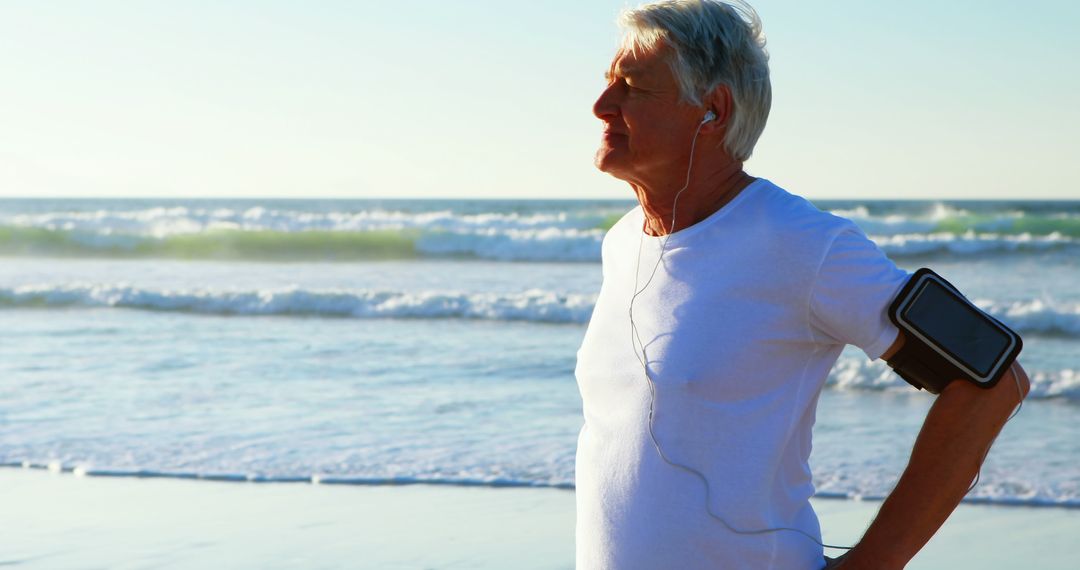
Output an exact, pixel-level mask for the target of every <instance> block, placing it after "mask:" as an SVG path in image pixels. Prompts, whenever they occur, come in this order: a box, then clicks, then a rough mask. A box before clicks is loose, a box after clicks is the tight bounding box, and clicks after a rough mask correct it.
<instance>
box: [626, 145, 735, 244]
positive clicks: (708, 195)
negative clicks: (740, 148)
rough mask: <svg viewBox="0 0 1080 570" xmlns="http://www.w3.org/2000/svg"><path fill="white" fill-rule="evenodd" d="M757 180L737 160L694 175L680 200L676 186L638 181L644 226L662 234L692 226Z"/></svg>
mask: <svg viewBox="0 0 1080 570" xmlns="http://www.w3.org/2000/svg"><path fill="white" fill-rule="evenodd" d="M753 181H754V178H753V177H752V176H750V175H748V174H746V173H745V172H743V169H742V163H741V162H733V163H731V164H730V165H729V166H728V167H726V168H723V169H720V170H716V171H714V172H712V173H710V174H708V175H705V176H702V177H700V178H695V179H691V181H690V185H689V186H687V187H686V190H684V191H683V192H682V194H681V195H679V199H678V204H676V203H675V195H676V192H675V191H673V190H670V189H669V190H667V191H666V192H653V191H651V190H650V189H648V188H646V187H644V186H637V185H635V186H634V191H635V193H636V194H637V196H638V201H639V202H640V203H641V208H642V210H644V212H645V227H644V228H643V230H644V232H645V233H646V234H648V235H652V236H662V235H667V234H670V233H675V232H677V231H679V230H681V229H685V228H688V227H690V226H692V225H694V224H696V223H698V222H700V221H702V220H704V219H705V218H708V217H709V216H711V215H713V214H714V213H716V212H717V211H719V210H720V208H723V207H724V206H725V205H727V203H728V202H730V201H731V200H732V199H734V198H735V196H737V195H738V194H739V192H741V191H742V190H743V188H746V187H747V186H749V185H750V183H751V182H753ZM673 208H674V211H673ZM672 218H674V226H672Z"/></svg>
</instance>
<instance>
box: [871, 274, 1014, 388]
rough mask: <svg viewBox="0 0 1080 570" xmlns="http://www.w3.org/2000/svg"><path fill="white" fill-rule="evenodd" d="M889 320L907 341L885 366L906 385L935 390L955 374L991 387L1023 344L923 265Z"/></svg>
mask: <svg viewBox="0 0 1080 570" xmlns="http://www.w3.org/2000/svg"><path fill="white" fill-rule="evenodd" d="M889 319H890V320H891V321H892V322H893V324H895V325H896V326H897V328H899V329H900V330H902V331H904V335H905V339H906V340H905V342H904V345H903V346H902V347H901V348H900V350H899V351H897V353H896V354H894V355H893V356H892V358H890V359H889V360H888V364H889V366H890V367H892V368H893V370H895V371H896V373H897V374H899V375H900V377H901V378H903V379H904V380H906V381H907V382H908V383H910V384H911V385H913V386H915V387H916V388H919V389H924V390H927V391H929V392H932V393H934V394H937V393H940V392H941V390H943V389H944V388H945V386H946V385H947V384H948V383H950V382H952V381H953V380H956V379H960V378H963V379H964V380H967V381H969V382H971V383H973V384H975V385H976V386H980V387H983V388H990V387H992V386H994V385H995V384H997V382H998V380H1000V379H1001V377H1002V375H1004V374H1005V372H1006V371H1007V370H1008V369H1009V367H1010V366H1011V365H1012V363H1013V361H1015V360H1016V357H1017V355H1019V354H1020V350H1021V348H1023V341H1022V340H1021V338H1020V335H1018V334H1016V333H1015V332H1014V331H1013V330H1012V329H1010V328H1009V327H1007V326H1005V325H1004V324H1002V323H1001V321H998V320H997V319H995V318H994V317H991V316H990V315H988V314H986V313H985V312H983V311H982V310H981V309H979V308H978V307H976V306H975V305H974V304H972V303H971V301H968V300H967V299H966V298H965V297H964V296H963V295H961V294H960V291H958V290H957V289H956V287H953V286H952V284H951V283H949V282H948V281H946V280H945V279H943V278H942V277H941V276H940V275H938V274H937V273H934V272H933V271H931V270H929V269H926V268H923V269H919V270H918V271H916V272H915V274H914V275H912V277H911V279H910V280H909V281H908V282H907V284H906V285H905V286H904V288H903V289H901V290H900V293H899V294H898V295H897V296H896V299H895V300H894V301H893V303H892V305H891V306H890V307H889Z"/></svg>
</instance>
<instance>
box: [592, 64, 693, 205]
mask: <svg viewBox="0 0 1080 570" xmlns="http://www.w3.org/2000/svg"><path fill="white" fill-rule="evenodd" d="M666 55H667V53H666V48H658V49H656V50H652V51H649V52H644V53H639V54H638V55H637V56H635V55H634V54H632V53H630V52H629V51H625V50H624V51H620V52H619V53H618V54H617V55H616V56H615V60H614V61H613V62H612V64H611V67H610V68H609V69H608V72H607V88H606V89H604V92H603V93H601V94H600V98H599V99H597V100H596V103H595V104H594V105H593V114H595V115H596V116H597V118H599V119H600V120H601V121H603V122H604V135H603V139H602V141H601V143H600V149H599V150H597V151H596V167H597V168H599V169H600V170H601V171H603V172H607V173H608V174H611V175H612V176H614V177H616V178H619V179H621V180H625V181H627V182H631V183H640V184H644V185H646V186H649V185H654V184H657V183H665V179H666V178H668V177H669V176H670V175H671V173H672V172H677V171H679V170H685V169H686V161H687V160H689V155H690V143H691V139H693V136H694V129H695V128H697V125H698V124H699V123H700V122H701V118H702V117H701V115H702V114H703V113H702V111H701V110H700V109H698V108H695V107H693V106H691V105H688V104H686V103H683V102H681V101H680V96H679V85H678V83H677V82H676V81H675V76H674V75H673V74H672V73H671V68H670V67H669V66H668V64H667V61H666V60H665V59H664V57H665V56H666ZM680 182H681V181H680Z"/></svg>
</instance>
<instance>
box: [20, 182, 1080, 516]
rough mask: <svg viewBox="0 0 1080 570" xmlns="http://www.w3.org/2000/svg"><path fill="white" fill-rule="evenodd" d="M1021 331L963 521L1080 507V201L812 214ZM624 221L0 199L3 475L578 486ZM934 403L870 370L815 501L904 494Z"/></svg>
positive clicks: (420, 209)
mask: <svg viewBox="0 0 1080 570" xmlns="http://www.w3.org/2000/svg"><path fill="white" fill-rule="evenodd" d="M815 203H816V204H817V206H818V207H820V208H822V209H825V210H829V211H832V212H834V213H837V214H839V215H843V216H846V217H849V218H851V219H853V220H854V221H855V222H857V223H858V224H859V225H860V226H861V227H862V228H863V229H864V230H865V231H866V232H867V233H868V234H869V235H870V236H871V237H872V238H873V239H874V240H875V241H876V242H877V243H878V244H879V245H880V246H881V248H882V249H883V250H884V251H885V252H886V253H887V254H888V255H889V256H890V257H892V258H893V259H894V260H895V261H896V262H897V263H898V264H899V265H901V266H902V267H904V268H906V269H909V270H914V269H916V268H918V267H922V266H928V267H932V268H933V269H935V270H936V271H937V272H938V273H941V274H942V275H943V276H945V277H946V278H948V279H949V280H950V281H952V282H953V283H954V284H956V285H957V286H959V287H960V288H961V290H963V291H964V292H965V293H967V294H968V296H969V297H970V298H971V299H972V300H973V301H974V302H976V303H977V304H979V305H980V306H982V307H984V308H985V309H986V310H987V311H989V312H990V313H992V314H994V315H996V316H998V317H999V318H1000V319H1001V320H1002V321H1004V322H1006V323H1007V324H1009V325H1010V326H1012V327H1013V328H1015V329H1016V330H1017V331H1018V332H1020V333H1021V334H1022V335H1023V336H1024V337H1025V349H1024V352H1023V354H1022V355H1021V361H1022V362H1023V363H1024V365H1025V367H1026V368H1027V369H1028V371H1029V373H1030V375H1031V379H1032V384H1033V388H1032V393H1031V396H1030V398H1029V399H1028V401H1027V402H1026V403H1025V404H1024V407H1023V410H1022V411H1021V413H1020V414H1019V415H1018V416H1017V417H1016V418H1015V419H1013V420H1012V421H1011V422H1010V423H1009V424H1008V425H1007V426H1006V428H1005V430H1004V432H1003V434H1002V435H1001V436H1000V437H999V439H998V442H997V444H996V445H995V447H994V449H993V451H992V452H991V454H990V456H989V457H988V459H987V461H986V465H985V466H984V469H983V471H982V475H981V479H980V482H979V485H978V486H977V487H975V489H974V490H973V491H972V492H971V493H970V495H969V498H968V500H969V501H974V502H988V503H996V504H1018V505H1038V506H1049V507H1059V508H1076V507H1080V437H1077V428H1076V426H1077V425H1080V364H1078V363H1077V355H1078V354H1080V287H1078V286H1077V284H1078V283H1080V202H1039V201H982V202H978V201H956V202H954V201H835V200H820V201H815ZM633 206H634V203H632V202H629V201H625V200H622V201H614V200H612V201H603V200H581V201H536V200H141V199H140V200H134V199H132V200H129V199H122V200H121V199H117V200H74V199H71V200H44V199H43V200H22V199H15V200H12V199H8V200H0V465H2V466H3V467H5V468H10V469H23V468H35V469H50V470H53V471H62V472H74V473H76V474H78V475H84V476H114V477H178V478H187V479H207V480H224V481H280V482H317V483H322V484H355V485H383V484H409V483H430V484H445V485H469V486H536V487H557V488H572V486H573V474H574V447H575V444H576V437H577V432H578V430H579V429H580V427H581V424H582V416H581V401H580V398H579V396H578V391H577V387H576V384H575V381H574V376H573V370H574V365H575V352H576V350H577V347H578V345H579V344H580V342H581V338H582V336H583V334H584V331H585V326H586V324H587V322H588V319H589V315H590V313H591V311H592V305H593V302H594V301H595V299H596V294H597V292H598V290H599V286H600V281H601V272H600V263H599V261H600V244H601V240H602V239H603V235H604V232H605V230H606V229H607V228H608V227H610V226H611V225H612V224H613V223H614V221H615V220H617V219H618V218H619V217H620V216H621V215H622V214H623V213H625V212H626V211H627V210H629V209H630V208H631V207H633ZM931 403H932V398H931V397H930V396H928V395H926V394H924V393H918V392H916V391H915V390H913V389H911V388H910V387H908V385H907V384H905V383H904V382H903V381H902V380H900V379H899V378H898V377H896V376H895V375H893V374H892V373H891V372H890V371H889V369H888V368H887V367H885V366H884V365H883V364H881V363H871V362H868V361H867V360H866V358H865V356H864V355H862V354H861V353H860V352H858V351H857V350H855V349H850V348H849V349H848V350H846V351H845V352H844V354H843V355H842V357H841V359H840V360H839V362H838V363H837V365H836V367H835V368H834V370H833V372H832V374H831V375H830V378H829V380H828V384H827V386H826V389H825V391H824V393H823V395H822V398H821V402H820V406H819V411H818V422H817V426H816V427H815V433H814V451H813V455H812V458H811V466H812V468H813V471H814V477H815V484H816V486H817V489H818V494H819V496H826V497H847V498H859V497H865V498H875V497H882V496H884V495H885V494H887V493H888V492H889V490H890V489H891V488H892V486H893V485H894V484H895V482H896V479H897V477H898V476H899V474H900V472H901V471H902V469H903V467H904V465H905V462H906V459H907V456H908V453H909V452H910V449H911V445H912V442H913V441H914V439H915V435H916V433H917V432H918V429H919V426H920V424H921V421H922V419H923V417H924V416H925V413H926V410H927V409H928V408H929V406H930V404H931Z"/></svg>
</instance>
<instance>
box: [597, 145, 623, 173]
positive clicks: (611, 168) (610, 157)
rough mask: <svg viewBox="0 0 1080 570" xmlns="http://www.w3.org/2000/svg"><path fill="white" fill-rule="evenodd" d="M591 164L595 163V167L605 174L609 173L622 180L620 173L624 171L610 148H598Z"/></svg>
mask: <svg viewBox="0 0 1080 570" xmlns="http://www.w3.org/2000/svg"><path fill="white" fill-rule="evenodd" d="M593 164H594V165H596V169H597V170H599V171H600V172H603V173H605V174H610V175H611V176H614V177H615V178H618V179H619V180H623V179H624V178H623V176H621V174H622V173H623V172H624V169H623V168H622V164H620V161H619V160H618V157H617V156H615V153H614V152H612V151H611V150H610V149H600V150H599V151H597V153H596V157H595V159H594V160H593Z"/></svg>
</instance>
